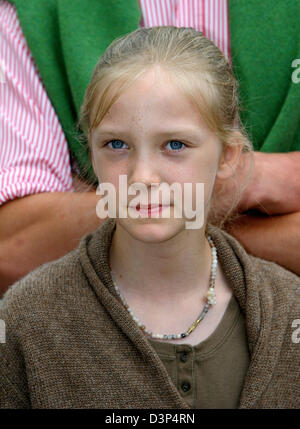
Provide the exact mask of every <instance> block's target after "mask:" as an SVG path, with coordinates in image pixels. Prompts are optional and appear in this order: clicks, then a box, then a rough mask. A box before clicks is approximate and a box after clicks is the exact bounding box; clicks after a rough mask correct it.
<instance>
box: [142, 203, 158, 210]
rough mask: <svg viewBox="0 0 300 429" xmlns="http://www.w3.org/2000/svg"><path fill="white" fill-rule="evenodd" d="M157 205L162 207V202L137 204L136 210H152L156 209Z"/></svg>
mask: <svg viewBox="0 0 300 429" xmlns="http://www.w3.org/2000/svg"><path fill="white" fill-rule="evenodd" d="M159 207H162V204H148V205H146V206H145V205H143V204H138V205H137V206H136V209H137V210H153V209H157V208H159Z"/></svg>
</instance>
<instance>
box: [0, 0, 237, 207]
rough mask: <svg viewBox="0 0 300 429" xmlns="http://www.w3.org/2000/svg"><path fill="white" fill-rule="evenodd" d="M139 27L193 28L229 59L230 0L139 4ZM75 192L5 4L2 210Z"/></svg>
mask: <svg viewBox="0 0 300 429" xmlns="http://www.w3.org/2000/svg"><path fill="white" fill-rule="evenodd" d="M139 3H140V8H141V12H142V19H141V22H140V26H145V27H153V26H161V25H174V26H176V27H193V28H195V29H196V30H198V31H202V32H203V34H204V35H205V36H206V37H208V38H209V39H211V40H212V41H213V42H214V43H215V44H216V45H217V46H218V47H219V48H220V49H221V50H222V51H223V53H224V54H225V55H226V56H227V58H229V57H230V47H229V28H228V11H227V1H226V0H139ZM68 191H69V192H70V191H71V192H72V191H74V188H73V184H72V175H71V165H70V155H69V149H68V144H67V141H66V138H65V135H64V132H63V130H62V127H61V125H60V123H59V120H58V117H57V115H56V113H55V111H54V108H53V107H52V104H51V102H50V100H49V98H48V96H47V93H46V90H45V88H44V86H43V83H42V81H41V78H40V76H39V73H38V70H37V68H36V66H35V64H34V62H33V58H32V56H31V53H30V50H29V48H28V46H27V44H26V40H25V38H24V36H23V33H22V29H21V27H20V24H19V21H18V17H17V14H16V10H15V8H14V6H12V5H11V4H10V3H8V2H7V1H3V0H0V205H1V204H3V203H5V202H7V201H9V200H13V199H15V198H20V197H24V196H26V195H31V194H36V193H41V192H68Z"/></svg>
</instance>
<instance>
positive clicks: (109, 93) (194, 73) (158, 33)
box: [79, 26, 252, 226]
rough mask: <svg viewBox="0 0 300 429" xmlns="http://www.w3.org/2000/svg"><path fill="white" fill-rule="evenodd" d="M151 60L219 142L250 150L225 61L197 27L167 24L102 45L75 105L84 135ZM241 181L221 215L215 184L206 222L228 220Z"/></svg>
mask: <svg viewBox="0 0 300 429" xmlns="http://www.w3.org/2000/svg"><path fill="white" fill-rule="evenodd" d="M153 66H159V67H161V68H163V69H164V70H165V71H166V72H167V73H168V74H169V75H170V77H171V78H172V80H173V81H174V82H175V83H176V84H177V85H178V87H179V89H181V90H182V91H183V93H184V94H185V95H186V96H187V97H189V99H190V100H192V102H193V103H194V104H195V106H196V107H197V108H198V110H199V112H200V114H201V116H202V118H203V120H204V122H205V123H206V124H207V126H208V127H209V128H210V129H211V130H212V131H213V132H214V133H215V134H216V135H217V137H218V138H219V140H220V141H221V142H222V144H223V146H226V145H230V146H232V145H236V144H239V145H241V146H242V152H251V151H252V145H251V143H250V141H249V140H248V138H247V136H246V133H245V130H244V128H243V127H242V125H241V122H240V118H239V114H238V110H239V103H238V93H237V90H238V85H237V81H236V79H235V77H234V75H233V72H232V70H231V67H230V65H229V63H228V61H227V60H226V58H225V57H224V55H223V54H222V52H221V51H220V50H219V49H218V48H217V47H216V46H215V45H214V44H213V43H212V42H211V41H210V40H208V39H207V38H206V37H204V36H203V34H202V33H199V32H197V31H196V30H194V29H192V28H177V27H171V26H170V27H152V28H141V29H138V30H136V31H134V32H132V33H130V34H128V35H126V36H124V37H121V38H119V39H117V40H115V41H114V42H113V43H112V44H111V45H110V46H109V47H108V48H107V50H106V51H105V53H104V54H103V56H102V57H101V58H100V59H99V61H98V63H97V64H96V66H95V68H94V70H93V73H92V77H91V81H90V84H89V86H88V88H87V90H86V93H85V97H84V101H83V104H82V108H81V116H80V120H79V126H80V128H81V129H82V130H83V132H84V134H85V136H86V138H88V136H89V134H90V132H91V131H92V130H93V129H94V128H96V127H97V126H98V125H99V124H100V122H101V121H102V119H103V118H104V116H105V115H106V113H107V112H108V111H109V109H110V107H111V106H112V104H113V103H114V102H115V101H116V100H117V99H118V97H119V96H120V95H121V93H122V92H123V91H124V90H125V89H126V88H127V87H129V86H130V85H131V84H132V83H133V82H134V81H135V80H137V79H138V78H139V77H141V76H142V75H143V74H144V73H145V72H147V71H148V70H149V68H150V67H153ZM251 167H252V166H251ZM233 180H234V178H233ZM247 183H248V181H247V182H246V183H244V184H240V183H237V182H236V185H237V186H236V191H237V192H236V193H235V196H234V199H233V200H232V204H231V207H229V208H228V209H227V212H226V213H225V214H222V216H221V217H218V216H217V215H216V210H215V207H216V205H215V204H214V201H216V198H217V197H220V194H221V193H222V189H223V188H222V185H221V186H220V184H218V186H217V187H215V189H217V188H218V189H217V191H216V192H214V195H213V198H212V203H211V207H210V217H209V221H210V222H211V223H215V224H218V225H219V226H222V225H223V224H224V223H225V220H227V221H228V219H229V215H230V214H232V213H233V211H234V208H235V207H236V206H237V204H238V201H239V199H240V196H241V194H242V192H243V190H244V189H245V187H246V185H247ZM216 194H217V195H216Z"/></svg>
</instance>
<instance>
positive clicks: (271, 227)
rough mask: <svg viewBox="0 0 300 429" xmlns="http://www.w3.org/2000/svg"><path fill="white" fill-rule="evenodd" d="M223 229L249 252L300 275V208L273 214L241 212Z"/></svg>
mask: <svg viewBox="0 0 300 429" xmlns="http://www.w3.org/2000/svg"><path fill="white" fill-rule="evenodd" d="M225 228H226V230H227V232H229V233H230V234H231V235H233V236H234V237H235V238H236V239H237V240H239V241H240V243H241V244H242V245H243V246H244V248H245V249H246V250H247V252H249V253H250V254H252V255H254V256H258V257H260V258H263V259H266V260H269V261H273V262H277V263H278V264H279V265H281V266H283V267H284V268H286V269H288V270H290V271H292V272H294V273H295V274H297V275H298V276H300V253H299V246H300V211H299V212H295V213H289V214H285V215H274V216H268V215H264V214H262V213H259V212H258V213H256V214H254V213H252V214H244V215H241V217H240V218H239V219H237V220H236V221H235V222H234V223H233V224H230V225H228V226H226V227H225Z"/></svg>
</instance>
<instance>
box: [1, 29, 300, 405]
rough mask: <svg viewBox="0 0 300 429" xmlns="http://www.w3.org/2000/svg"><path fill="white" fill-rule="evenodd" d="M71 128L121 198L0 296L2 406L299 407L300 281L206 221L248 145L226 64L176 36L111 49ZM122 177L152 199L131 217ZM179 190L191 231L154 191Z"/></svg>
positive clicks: (147, 36)
mask: <svg viewBox="0 0 300 429" xmlns="http://www.w3.org/2000/svg"><path fill="white" fill-rule="evenodd" d="M80 124H81V127H82V129H83V130H84V131H85V133H86V135H87V137H88V141H89V147H90V150H91V157H92V162H93V167H94V170H95V172H96V173H97V176H98V178H99V183H101V184H105V183H106V184H107V183H108V184H111V185H113V187H114V189H115V190H116V201H117V203H116V205H117V207H116V208H117V210H116V218H113V217H110V219H107V220H106V221H105V222H104V223H103V224H102V226H101V227H100V228H99V229H98V230H97V231H96V232H95V233H93V234H88V235H87V236H85V237H84V238H83V239H82V240H81V243H80V245H79V247H78V248H77V249H76V250H74V251H72V252H71V253H69V254H68V255H66V256H64V257H62V258H60V259H58V260H57V261H54V262H52V263H48V264H45V265H43V266H41V267H39V268H38V269H37V270H35V271H33V272H31V273H30V274H29V275H27V276H26V277H25V278H23V279H22V280H21V281H19V282H17V283H16V284H15V285H14V286H13V287H11V288H10V290H9V291H8V292H7V293H6V295H5V298H4V301H3V304H2V308H1V313H0V318H1V319H2V320H4V321H5V324H6V342H5V343H3V344H1V345H0V347H1V361H0V375H1V377H0V404H1V406H2V407H20V408H29V407H32V408H238V407H240V408H276V407H278V408H279V407H280V408H293V407H297V406H298V405H299V402H298V401H299V397H297V389H298V387H299V385H298V386H297V385H296V381H295V380H296V374H297V371H298V366H297V364H299V353H298V345H297V343H296V341H294V340H295V338H296V337H297V336H296V335H294V334H295V333H294V332H293V330H295V328H296V325H295V323H294V321H295V320H296V319H297V318H299V317H300V312H299V289H300V288H299V286H300V280H299V278H298V277H297V276H295V275H294V274H292V273H290V272H288V271H286V270H284V269H283V268H281V267H279V266H277V265H276V264H274V263H271V262H267V261H264V260H261V259H258V258H255V257H253V256H250V255H248V254H247V253H246V252H245V250H244V249H243V248H242V247H241V245H240V244H239V243H238V242H237V241H236V240H235V239H234V238H233V237H231V236H230V235H228V234H227V233H225V232H224V231H222V230H221V229H220V228H218V227H215V226H212V225H211V224H210V223H209V219H210V216H212V210H213V207H214V204H215V201H216V199H217V197H218V193H217V191H216V190H217V187H221V186H222V183H225V182H226V180H232V178H234V172H235V170H236V168H238V163H239V159H240V154H241V152H245V151H250V149H251V146H250V143H249V142H248V140H247V138H246V137H245V135H244V134H243V132H242V131H241V130H239V128H238V125H237V124H238V112H237V95H236V82H235V79H234V77H233V75H232V72H231V69H230V67H229V65H228V63H227V62H226V60H225V58H224V57H223V55H222V54H221V52H220V51H219V50H218V49H217V48H216V47H215V46H214V45H213V43H212V42H210V41H208V40H207V39H206V38H205V37H204V36H203V35H201V34H200V33H197V32H196V31H195V30H192V29H178V28H175V27H161V28H151V29H139V30H137V31H135V32H133V33H131V34H129V35H128V36H125V37H123V38H122V39H120V40H117V41H115V42H114V43H113V44H112V45H111V46H110V47H109V48H108V49H107V51H106V52H105V54H104V55H103V57H102V58H101V59H100V60H99V62H98V64H97V65H96V67H95V69H94V72H93V75H92V78H91V82H90V85H89V87H88V89H87V91H86V95H85V100H84V103H83V106H82V117H81V121H80ZM120 176H125V177H126V179H127V186H128V189H126V191H127V190H129V188H130V187H131V186H133V187H134V186H141V185H143V189H144V190H145V189H146V190H147V192H148V193H147V197H146V198H147V199H146V200H144V202H143V203H138V204H136V205H134V197H133V193H130V192H128V201H127V202H126V204H125V205H124V199H121V198H120V196H121V192H122V189H121V187H120V185H119V179H120ZM174 183H177V184H178V185H179V188H180V189H181V191H182V197H183V198H182V200H183V201H186V202H187V201H189V202H191V203H192V204H193V207H195V205H196V206H197V207H198V212H201V213H202V215H203V224H202V225H201V226H200V227H198V228H187V221H190V220H191V219H188V216H187V215H186V211H183V212H182V215H181V217H178V216H176V213H178V205H179V199H178V195H177V196H175V193H174V192H171V193H170V200H169V201H168V200H167V201H166V200H163V199H162V196H161V192H160V185H162V184H167V185H169V186H171V185H172V184H174ZM201 183H202V184H204V194H203V200H201V202H202V204H200V208H199V205H198V203H199V201H198V200H199V194H197V192H196V185H197V184H201ZM186 184H191V185H192V187H191V188H190V189H192V191H188V190H187V189H188V188H185V185H186ZM240 185H242V184H240ZM156 197H157V198H158V201H159V203H157V204H154V203H153V200H154V199H155V198H156ZM119 200H120V202H119ZM134 207H135V208H134ZM124 209H125V212H126V216H121V215H120V213H121V210H122V213H124ZM133 212H134V213H135V214H137V216H132V213H133ZM166 213H167V215H166ZM201 213H200V214H201ZM197 214H199V213H197ZM74 216H76V213H74ZM195 216H196V215H195ZM262 239H263V237H262ZM293 339H294V340H293ZM297 359H298V360H297Z"/></svg>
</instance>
